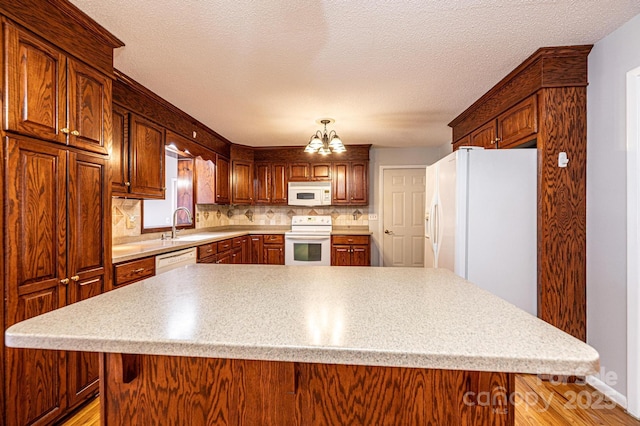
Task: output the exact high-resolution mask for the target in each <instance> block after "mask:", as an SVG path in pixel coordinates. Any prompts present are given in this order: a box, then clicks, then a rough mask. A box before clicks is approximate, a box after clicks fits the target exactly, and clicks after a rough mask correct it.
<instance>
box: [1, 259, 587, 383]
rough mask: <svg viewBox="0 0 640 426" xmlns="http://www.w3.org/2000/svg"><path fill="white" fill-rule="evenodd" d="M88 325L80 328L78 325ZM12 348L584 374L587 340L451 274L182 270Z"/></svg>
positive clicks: (57, 314)
mask: <svg viewBox="0 0 640 426" xmlns="http://www.w3.org/2000/svg"><path fill="white" fill-rule="evenodd" d="M80 319H81V320H80ZM5 342H6V344H7V345H8V346H12V347H25V348H42V349H60V350H78V351H93V352H114V353H140V354H156V355H173V356H195V357H209V358H233V359H254V360H272V361H295V362H311V363H327V364H354V365H379V366H395V367H418V368H436V369H455V370H476V371H498V372H512V373H534V374H535V373H540V374H563V375H578V376H583V375H588V374H593V373H596V372H597V371H598V368H599V356H598V353H597V352H596V351H595V350H594V349H593V348H591V347H590V346H588V345H586V344H585V343H583V342H581V341H579V340H577V339H575V338H574V337H572V336H570V335H568V334H566V333H564V332H562V331H560V330H559V329H557V328H555V327H553V326H551V325H549V324H547V323H546V322H544V321H542V320H540V319H538V318H536V317H534V316H532V315H530V314H528V313H526V312H524V311H522V310H521V309H518V308H516V307H515V306H513V305H511V304H509V303H507V302H506V301H504V300H502V299H500V298H498V297H496V296H494V295H492V294H491V293H489V292H487V291H485V290H482V289H481V288H479V287H477V286H476V285H474V284H472V283H470V282H468V281H465V280H463V279H461V278H459V277H458V276H456V275H454V274H453V273H452V272H450V271H447V270H444V269H423V268H358V267H329V266H309V267H300V266H279V265H211V264H196V265H188V266H185V267H182V268H180V269H175V270H172V271H169V272H167V273H164V274H160V275H158V276H155V277H152V278H149V279H146V280H144V281H140V282H138V283H135V284H132V285H129V286H126V287H123V288H120V289H116V290H113V291H110V292H108V293H105V294H102V295H99V296H96V297H93V298H90V299H88V300H85V301H82V302H79V303H75V304H72V305H69V306H66V307H64V308H61V309H58V310H55V311H52V312H49V313H47V314H44V315H41V316H38V317H34V318H31V319H29V320H27V321H24V322H22V323H18V324H16V325H13V326H12V327H10V328H9V329H8V330H7V331H6V334H5Z"/></svg>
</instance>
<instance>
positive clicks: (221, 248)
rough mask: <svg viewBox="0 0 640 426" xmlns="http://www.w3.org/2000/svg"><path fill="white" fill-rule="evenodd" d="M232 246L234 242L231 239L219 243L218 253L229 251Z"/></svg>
mask: <svg viewBox="0 0 640 426" xmlns="http://www.w3.org/2000/svg"><path fill="white" fill-rule="evenodd" d="M232 244H233V241H232V240H230V239H229V240H222V241H218V253H220V252H223V251H227V250H229V249H230V248H231V246H232Z"/></svg>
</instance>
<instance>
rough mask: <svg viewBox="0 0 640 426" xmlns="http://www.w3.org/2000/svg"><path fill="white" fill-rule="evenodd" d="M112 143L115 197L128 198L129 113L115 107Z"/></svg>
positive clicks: (113, 190) (112, 188)
mask: <svg viewBox="0 0 640 426" xmlns="http://www.w3.org/2000/svg"><path fill="white" fill-rule="evenodd" d="M111 123H112V125H111V128H112V143H111V159H110V161H109V166H110V167H111V190H112V193H113V195H123V196H126V195H128V193H129V186H130V185H131V183H130V182H129V112H128V111H127V110H125V109H124V108H120V107H119V106H116V105H114V106H113V113H112V114H111Z"/></svg>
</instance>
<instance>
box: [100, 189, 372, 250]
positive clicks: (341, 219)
mask: <svg viewBox="0 0 640 426" xmlns="http://www.w3.org/2000/svg"><path fill="white" fill-rule="evenodd" d="M140 205H141V201H140V200H128V199H123V198H114V199H113V207H112V211H113V212H112V223H113V239H114V240H115V239H118V238H122V237H135V236H140V235H141V229H142V218H141V216H140V212H141V209H140ZM296 215H331V216H332V217H333V226H369V216H368V208H367V206H353V207H294V206H222V205H221V206H218V205H214V204H199V205H196V212H195V219H196V229H201V228H216V227H227V226H260V225H262V226H291V217H292V216H296Z"/></svg>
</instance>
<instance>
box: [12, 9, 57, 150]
mask: <svg viewBox="0 0 640 426" xmlns="http://www.w3.org/2000/svg"><path fill="white" fill-rule="evenodd" d="M4 29H5V32H4V36H5V37H4V39H5V40H4V43H5V45H4V48H5V57H6V61H5V63H4V65H5V69H4V75H5V78H6V82H7V87H6V91H7V92H6V96H5V99H6V101H7V105H6V109H5V110H4V113H5V114H6V116H5V119H4V120H3V122H4V128H5V129H6V130H10V131H12V132H16V133H20V134H23V135H26V136H33V137H36V138H39V139H44V140H49V141H53V142H57V143H61V144H66V143H67V135H66V134H64V133H63V132H62V131H61V130H62V129H64V128H66V127H67V125H66V123H67V112H66V111H67V85H66V84H67V83H66V78H67V77H66V75H67V65H66V58H65V56H64V55H63V54H62V53H61V52H60V51H58V50H57V49H55V48H53V47H51V46H49V45H48V44H46V43H45V42H43V41H41V40H40V39H39V38H37V37H35V36H33V35H31V34H30V33H28V32H26V31H24V30H20V29H18V28H17V27H15V26H13V25H11V24H10V23H9V22H7V21H5V22H4Z"/></svg>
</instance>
